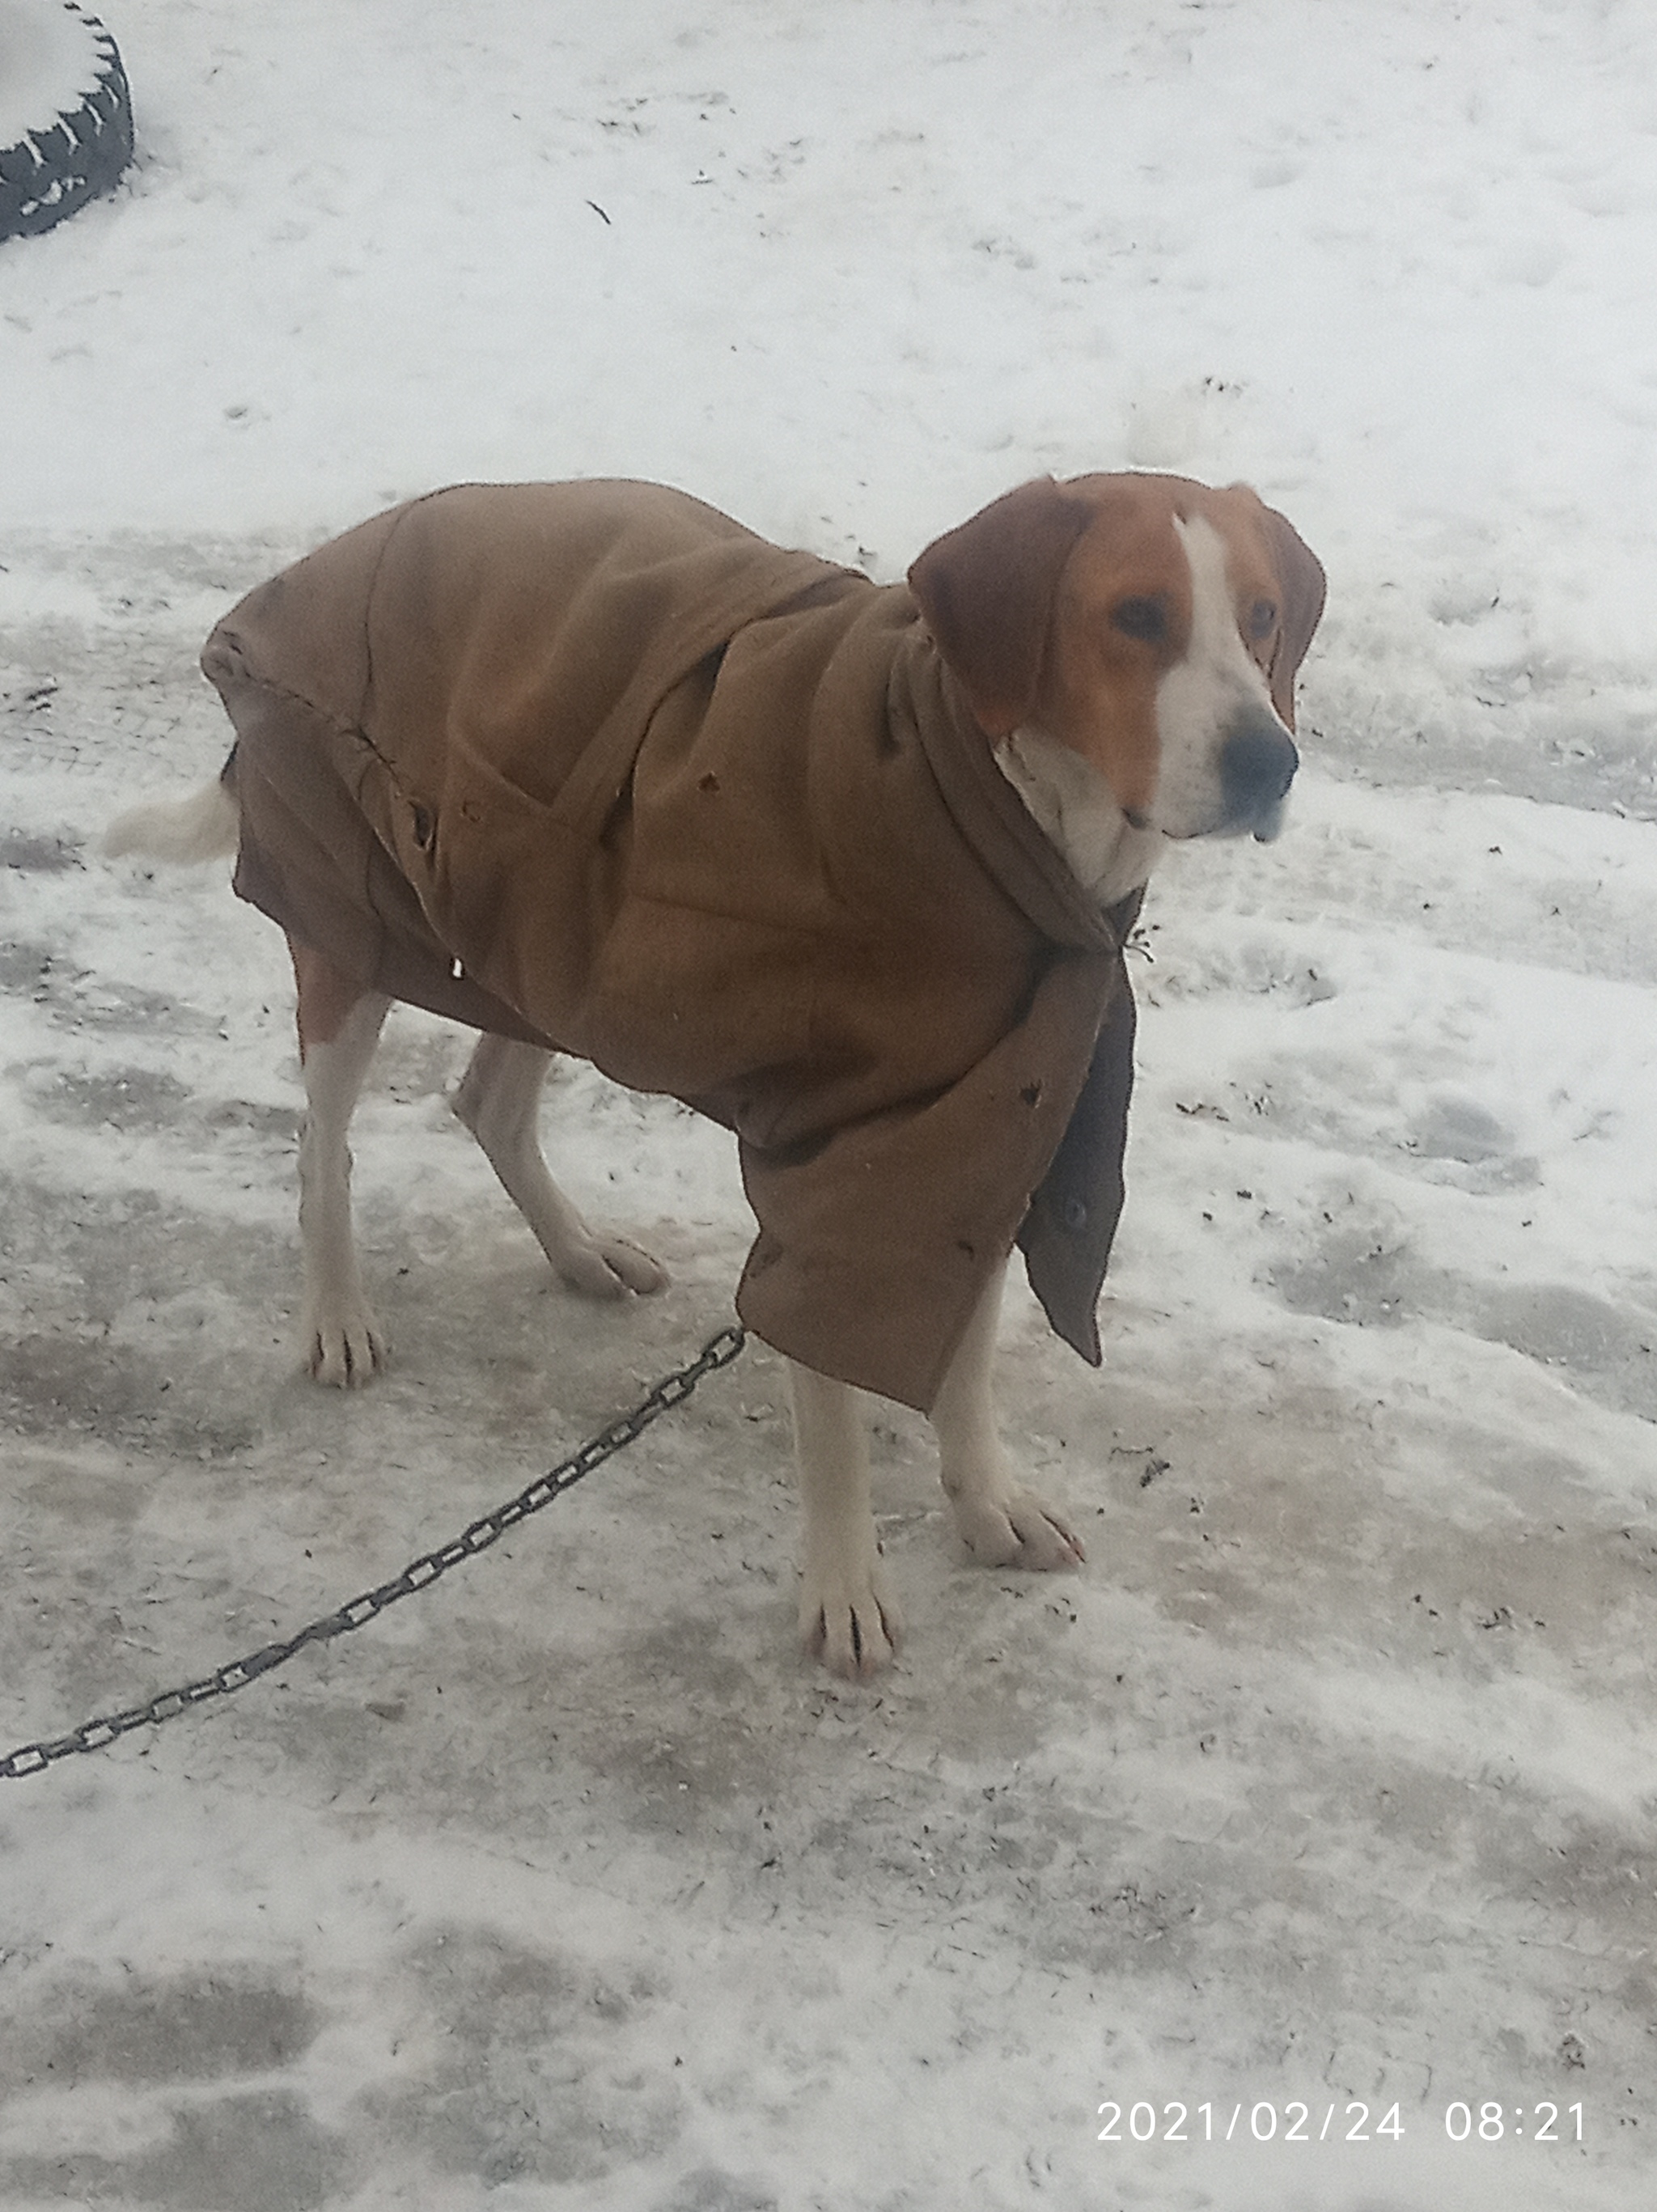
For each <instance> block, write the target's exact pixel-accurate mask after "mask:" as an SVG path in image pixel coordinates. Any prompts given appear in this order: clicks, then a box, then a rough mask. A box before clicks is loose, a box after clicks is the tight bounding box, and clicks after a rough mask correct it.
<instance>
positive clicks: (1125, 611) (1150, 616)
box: [1110, 599, 1168, 645]
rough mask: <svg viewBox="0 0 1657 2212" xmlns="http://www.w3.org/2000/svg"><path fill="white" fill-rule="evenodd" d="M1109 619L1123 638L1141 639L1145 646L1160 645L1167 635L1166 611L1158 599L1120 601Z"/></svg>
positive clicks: (1112, 610)
mask: <svg viewBox="0 0 1657 2212" xmlns="http://www.w3.org/2000/svg"><path fill="white" fill-rule="evenodd" d="M1110 618H1111V621H1112V623H1114V625H1115V627H1116V628H1117V629H1120V631H1121V633H1122V635H1123V636H1124V637H1137V638H1141V639H1143V640H1144V642H1145V644H1147V645H1160V644H1161V643H1162V640H1163V639H1164V638H1165V637H1166V636H1167V635H1168V609H1167V608H1166V607H1165V606H1164V605H1162V601H1161V600H1160V599H1123V600H1120V602H1119V603H1118V604H1117V605H1115V606H1114V607H1113V608H1112V609H1111V615H1110Z"/></svg>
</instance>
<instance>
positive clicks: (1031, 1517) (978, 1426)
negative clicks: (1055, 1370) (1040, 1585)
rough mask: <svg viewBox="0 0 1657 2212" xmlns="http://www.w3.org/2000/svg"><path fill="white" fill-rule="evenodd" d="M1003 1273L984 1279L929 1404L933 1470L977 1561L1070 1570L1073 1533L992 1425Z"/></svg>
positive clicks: (1074, 1556)
mask: <svg viewBox="0 0 1657 2212" xmlns="http://www.w3.org/2000/svg"><path fill="white" fill-rule="evenodd" d="M1005 1277H1006V1270H1005V1267H1002V1268H999V1269H998V1270H997V1272H996V1273H995V1274H994V1276H993V1277H992V1279H991V1280H990V1282H989V1284H988V1285H987V1286H986V1290H985V1292H984V1295H983V1297H981V1298H980V1300H979V1302H978V1305H977V1308H976V1310H974V1314H973V1317H972V1319H971V1321H970V1322H968V1326H967V1333H966V1334H965V1336H964V1337H962V1340H961V1344H960V1346H959V1348H958V1349H957V1351H956V1355H955V1358H953V1359H952V1360H951V1361H950V1366H949V1371H948V1372H947V1374H946V1375H945V1376H944V1385H943V1388H942V1389H940V1390H939V1392H938V1399H937V1401H936V1403H935V1404H934V1405H933V1407H932V1414H931V1420H932V1429H933V1432H934V1433H935V1435H936V1436H937V1437H938V1462H939V1472H940V1473H941V1474H942V1475H943V1478H944V1490H945V1492H947V1493H948V1496H949V1499H950V1504H951V1505H952V1506H953V1507H954V1508H955V1525H956V1528H957V1529H958V1530H959V1531H960V1534H961V1539H962V1542H963V1543H964V1544H965V1545H966V1547H967V1549H968V1551H969V1552H970V1553H972V1555H973V1557H974V1559H976V1560H977V1561H978V1562H979V1564H980V1566H986V1567H1035V1568H1043V1569H1046V1568H1052V1567H1073V1566H1075V1565H1077V1563H1078V1561H1080V1560H1081V1559H1083V1557H1084V1556H1085V1555H1084V1553H1083V1548H1082V1540H1081V1538H1080V1537H1079V1536H1078V1535H1077V1534H1076V1532H1075V1530H1074V1529H1073V1528H1070V1527H1069V1526H1067V1524H1066V1523H1065V1521H1064V1520H1063V1519H1062V1518H1061V1517H1060V1516H1059V1514H1057V1513H1055V1512H1054V1510H1053V1508H1052V1507H1051V1506H1050V1505H1044V1504H1042V1503H1041V1499H1040V1498H1033V1497H1031V1495H1030V1493H1029V1492H1028V1491H1027V1490H1023V1489H1021V1488H1020V1486H1019V1485H1018V1484H1017V1481H1016V1480H1014V1478H1013V1474H1012V1470H1011V1468H1010V1467H1009V1466H1008V1464H1007V1457H1006V1454H1005V1451H1004V1450H1003V1449H1002V1444H1001V1437H1000V1433H999V1431H998V1428H997V1425H996V1418H995V1401H994V1396H993V1392H992V1369H993V1365H994V1356H995V1333H996V1326H997V1323H998V1322H999V1320H1000V1317H1001V1291H1002V1285H1003V1284H1004V1282H1005Z"/></svg>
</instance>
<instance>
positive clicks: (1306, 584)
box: [1266, 507, 1326, 730]
mask: <svg viewBox="0 0 1657 2212" xmlns="http://www.w3.org/2000/svg"><path fill="white" fill-rule="evenodd" d="M1266 528H1267V532H1268V534H1269V535H1270V538H1271V540H1272V556H1273V558H1274V560H1275V562H1276V563H1277V570H1278V580H1279V582H1280V583H1281V584H1282V586H1283V609H1282V618H1281V625H1280V627H1279V629H1278V643H1277V649H1276V651H1275V652H1274V653H1272V665H1271V667H1270V668H1269V669H1268V671H1266V675H1267V681H1268V682H1269V683H1270V684H1271V686H1272V705H1273V706H1274V707H1275V708H1277V710H1278V714H1280V715H1281V716H1282V717H1283V720H1284V723H1285V724H1286V725H1287V726H1288V727H1289V728H1290V729H1291V730H1292V729H1293V728H1294V726H1295V677H1296V672H1297V671H1298V670H1299V668H1300V665H1301V663H1302V660H1304V659H1305V658H1306V648H1307V647H1308V645H1310V644H1311V642H1312V633H1313V631H1314V629H1316V628H1317V626H1318V622H1319V619H1320V617H1321V615H1322V613H1323V601H1324V594H1325V592H1326V578H1325V576H1324V573H1323V563H1322V562H1320V560H1319V558H1318V556H1317V555H1316V554H1315V553H1314V551H1313V550H1312V549H1311V547H1310V546H1309V545H1308V544H1307V542H1306V540H1305V539H1304V538H1302V536H1301V534H1300V532H1299V531H1297V530H1296V528H1295V526H1294V525H1293V523H1291V522H1290V521H1289V520H1287V518H1286V517H1285V516H1284V515H1281V514H1279V513H1278V511H1277V509H1276V508H1275V507H1267V508H1266Z"/></svg>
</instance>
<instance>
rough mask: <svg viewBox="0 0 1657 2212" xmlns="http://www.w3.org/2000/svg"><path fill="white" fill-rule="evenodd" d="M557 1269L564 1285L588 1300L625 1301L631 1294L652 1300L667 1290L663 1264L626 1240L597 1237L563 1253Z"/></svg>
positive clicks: (622, 1238)
mask: <svg viewBox="0 0 1657 2212" xmlns="http://www.w3.org/2000/svg"><path fill="white" fill-rule="evenodd" d="M556 1265H557V1269H558V1276H559V1279H560V1281H561V1282H563V1283H565V1284H567V1285H568V1287H569V1288H570V1289H571V1290H573V1291H580V1293H581V1295H582V1296H583V1297H589V1298H624V1297H627V1296H628V1293H629V1292H632V1293H634V1294H635V1295H637V1296H638V1297H651V1296H652V1294H653V1293H654V1292H655V1291H661V1290H665V1289H666V1287H667V1282H668V1274H667V1270H666V1268H665V1267H663V1265H662V1264H661V1262H660V1261H659V1260H652V1257H651V1255H649V1253H648V1252H646V1250H645V1249H644V1248H643V1246H642V1245H640V1244H634V1243H630V1242H629V1240H628V1238H627V1237H594V1238H592V1241H591V1242H590V1243H586V1244H580V1245H576V1246H574V1247H572V1248H571V1249H569V1250H568V1251H566V1252H563V1253H561V1255H559V1258H558V1261H557V1262H556Z"/></svg>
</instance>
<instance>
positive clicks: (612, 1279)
mask: <svg viewBox="0 0 1657 2212" xmlns="http://www.w3.org/2000/svg"><path fill="white" fill-rule="evenodd" d="M551 1059H552V1055H551V1054H550V1053H547V1052H543V1051H542V1050H541V1048H540V1047H539V1046H538V1045H532V1044H524V1043H521V1042H519V1040H517V1039H516V1038H513V1037H503V1036H481V1037H479V1039H478V1040H477V1049H476V1051H475V1052H474V1053H473V1054H472V1056H471V1063H470V1066H468V1068H467V1070H466V1073H465V1074H464V1076H463V1077H462V1078H461V1079H460V1087H459V1089H458V1091H457V1092H456V1093H455V1100H454V1110H455V1112H456V1113H457V1114H458V1115H459V1117H460V1119H461V1120H462V1121H464V1123H465V1125H466V1127H468V1128H469V1129H470V1131H471V1133H472V1134H473V1136H475V1137H476V1139H477V1141H478V1143H479V1144H480V1145H481V1146H483V1151H484V1152H485V1154H486V1155H487V1156H488V1158H489V1165H490V1166H491V1167H492V1168H493V1169H494V1170H495V1173H496V1175H497V1176H500V1178H501V1187H502V1188H503V1189H504V1190H505V1191H506V1193H507V1197H508V1198H510V1199H511V1200H512V1202H513V1205H514V1206H516V1207H517V1208H518V1211H519V1212H520V1213H521V1214H522V1215H523V1217H524V1218H525V1221H527V1222H528V1224H529V1225H530V1227H531V1229H532V1230H533V1231H534V1232H535V1237H536V1242H537V1243H538V1244H539V1245H540V1247H541V1249H542V1250H543V1252H544V1253H545V1254H546V1255H547V1257H548V1259H549V1260H550V1261H551V1262H552V1265H553V1268H554V1270H555V1273H557V1275H558V1276H559V1277H560V1279H561V1280H562V1281H564V1282H566V1283H568V1285H569V1286H570V1287H571V1289H572V1290H576V1291H584V1292H585V1293H586V1296H587V1297H594V1298H621V1297H626V1296H627V1294H628V1291H640V1292H648V1291H659V1290H661V1289H662V1288H663V1287H664V1286H665V1284H666V1282H667V1270H666V1269H665V1267H662V1266H661V1265H660V1264H659V1262H658V1261H655V1260H652V1258H651V1256H650V1255H649V1253H648V1252H646V1251H642V1250H640V1247H639V1246H638V1245H636V1244H631V1243H628V1240H627V1238H626V1237H606V1236H599V1235H597V1234H595V1233H594V1231H592V1230H591V1229H589V1228H588V1226H587V1225H586V1222H585V1221H584V1220H583V1219H582V1218H581V1216H580V1213H578V1212H577V1211H576V1209H575V1208H574V1206H572V1205H571V1204H570V1201H569V1200H568V1198H566V1197H565V1195H564V1194H563V1192H562V1191H561V1190H560V1189H559V1188H558V1186H557V1184H556V1183H555V1182H554V1181H553V1179H552V1176H551V1175H550V1174H549V1172H548V1169H547V1164H546V1161H545V1159H544V1158H543V1156H542V1152H541V1139H540V1133H539V1116H540V1108H541V1085H542V1083H543V1080H544V1079H545V1077H546V1073H547V1068H548V1066H549V1064H550V1061H551Z"/></svg>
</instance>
